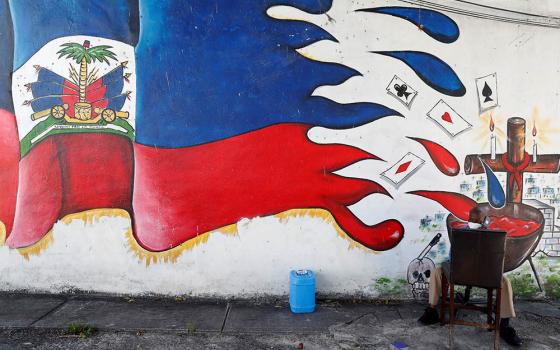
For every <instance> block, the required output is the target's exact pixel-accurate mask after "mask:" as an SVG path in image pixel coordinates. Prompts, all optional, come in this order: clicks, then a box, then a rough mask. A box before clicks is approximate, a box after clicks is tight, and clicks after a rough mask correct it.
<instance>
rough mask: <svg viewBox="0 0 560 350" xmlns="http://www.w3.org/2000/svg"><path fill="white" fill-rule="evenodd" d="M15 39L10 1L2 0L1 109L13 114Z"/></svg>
mask: <svg viewBox="0 0 560 350" xmlns="http://www.w3.org/2000/svg"><path fill="white" fill-rule="evenodd" d="M13 57H14V38H13V32H12V19H11V17H10V8H9V6H8V0H0V109H4V110H7V111H10V112H13V104H12V94H11V90H12V87H11V85H12V79H11V72H12V62H13Z"/></svg>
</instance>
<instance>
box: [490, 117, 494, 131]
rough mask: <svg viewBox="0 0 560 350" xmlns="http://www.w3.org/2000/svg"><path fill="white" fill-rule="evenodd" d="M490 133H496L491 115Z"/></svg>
mask: <svg viewBox="0 0 560 350" xmlns="http://www.w3.org/2000/svg"><path fill="white" fill-rule="evenodd" d="M490 131H491V132H493V131H494V118H492V115H490Z"/></svg>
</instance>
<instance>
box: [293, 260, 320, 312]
mask: <svg viewBox="0 0 560 350" xmlns="http://www.w3.org/2000/svg"><path fill="white" fill-rule="evenodd" d="M290 310H292V312H293V313H296V314H303V313H310V312H313V311H315V273H314V272H313V271H311V270H297V271H296V270H292V271H290Z"/></svg>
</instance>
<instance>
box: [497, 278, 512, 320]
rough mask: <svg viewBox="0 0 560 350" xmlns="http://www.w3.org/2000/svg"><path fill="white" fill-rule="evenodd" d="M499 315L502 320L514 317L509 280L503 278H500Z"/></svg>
mask: <svg viewBox="0 0 560 350" xmlns="http://www.w3.org/2000/svg"><path fill="white" fill-rule="evenodd" d="M500 313H501V315H502V318H510V317H515V309H514V308H513V291H512V289H511V283H510V281H509V279H508V278H507V277H505V276H504V277H503V278H502V302H501V303H500Z"/></svg>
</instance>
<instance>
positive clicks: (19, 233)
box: [6, 133, 133, 248]
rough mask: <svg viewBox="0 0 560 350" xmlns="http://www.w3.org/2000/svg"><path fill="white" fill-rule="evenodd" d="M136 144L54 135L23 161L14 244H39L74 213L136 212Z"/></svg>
mask: <svg viewBox="0 0 560 350" xmlns="http://www.w3.org/2000/svg"><path fill="white" fill-rule="evenodd" d="M132 171H133V161H132V145H131V142H130V140H129V139H128V138H126V137H122V136H117V135H110V134H94V133H92V134H85V133H84V134H67V135H54V136H50V137H48V138H47V139H45V140H44V141H42V142H41V143H39V144H38V145H36V146H35V147H33V149H32V150H31V151H30V152H29V153H28V154H27V155H26V156H25V157H24V158H23V159H22V160H21V162H20V187H19V193H18V198H17V209H16V217H15V223H14V228H13V231H12V234H11V235H10V237H9V238H8V240H7V241H6V243H7V244H8V246H10V247H12V248H20V247H25V246H28V245H31V244H33V243H36V242H37V241H38V240H40V239H41V238H42V237H43V236H44V235H45V234H46V233H47V232H48V231H49V230H50V229H51V228H52V226H53V225H54V223H55V222H56V221H57V220H58V219H60V218H62V217H64V216H65V215H67V214H70V213H76V212H80V211H84V210H89V209H96V208H122V209H125V210H128V211H129V212H130V211H131V200H132Z"/></svg>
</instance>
